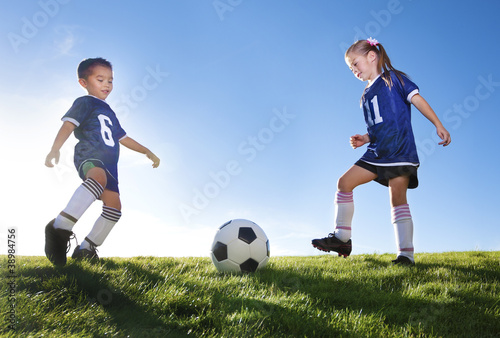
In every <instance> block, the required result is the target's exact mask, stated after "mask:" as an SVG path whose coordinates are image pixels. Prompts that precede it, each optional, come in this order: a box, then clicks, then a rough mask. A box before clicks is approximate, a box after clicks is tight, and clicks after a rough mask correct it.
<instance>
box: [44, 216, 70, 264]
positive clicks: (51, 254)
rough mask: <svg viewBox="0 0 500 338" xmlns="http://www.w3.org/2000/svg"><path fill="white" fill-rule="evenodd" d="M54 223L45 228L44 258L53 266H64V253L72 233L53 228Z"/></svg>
mask: <svg viewBox="0 0 500 338" xmlns="http://www.w3.org/2000/svg"><path fill="white" fill-rule="evenodd" d="M54 221H55V219H53V220H52V221H50V222H49V224H47V226H45V256H47V258H48V259H49V261H51V262H52V264H54V265H59V266H62V265H65V264H66V253H67V252H68V251H69V245H70V244H69V240H70V237H71V235H73V232H72V231H69V230H64V229H56V228H54Z"/></svg>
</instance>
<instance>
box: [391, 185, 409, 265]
mask: <svg viewBox="0 0 500 338" xmlns="http://www.w3.org/2000/svg"><path fill="white" fill-rule="evenodd" d="M408 183H409V177H407V176H399V177H396V178H393V179H391V180H389V192H390V198H391V206H392V209H391V214H392V224H393V225H394V235H395V238H396V247H397V249H398V258H397V259H396V261H393V263H396V264H398V263H403V264H413V262H414V258H413V252H414V249H413V220H412V217H411V213H410V207H409V205H408V203H407V198H406V191H407V189H408ZM403 257H405V258H407V259H405V258H403Z"/></svg>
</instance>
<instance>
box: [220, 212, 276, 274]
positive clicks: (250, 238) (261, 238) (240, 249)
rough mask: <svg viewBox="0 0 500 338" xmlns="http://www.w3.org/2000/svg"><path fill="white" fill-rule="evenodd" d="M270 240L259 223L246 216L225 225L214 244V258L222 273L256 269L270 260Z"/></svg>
mask: <svg viewBox="0 0 500 338" xmlns="http://www.w3.org/2000/svg"><path fill="white" fill-rule="evenodd" d="M269 255H270V251H269V240H268V239H267V236H266V233H265V232H264V230H262V228H261V227H260V226H258V225H257V224H255V223H254V222H252V221H249V220H246V219H233V220H231V221H229V222H227V223H225V224H223V225H222V226H221V227H220V228H219V230H218V231H217V233H216V234H215V238H214V241H213V243H212V252H211V256H212V261H213V262H214V265H215V267H216V268H217V270H219V271H220V272H240V271H242V272H254V271H257V270H259V269H261V268H263V267H264V266H265V265H266V264H267V261H268V260H269Z"/></svg>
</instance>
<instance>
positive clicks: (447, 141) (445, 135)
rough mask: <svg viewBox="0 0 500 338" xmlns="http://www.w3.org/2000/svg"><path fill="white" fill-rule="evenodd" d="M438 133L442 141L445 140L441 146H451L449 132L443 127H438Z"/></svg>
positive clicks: (440, 143)
mask: <svg viewBox="0 0 500 338" xmlns="http://www.w3.org/2000/svg"><path fill="white" fill-rule="evenodd" d="M436 132H437V134H438V136H439V137H440V138H441V140H443V141H442V142H439V145H443V147H446V146H447V145H448V144H450V142H451V136H450V133H449V132H448V130H446V129H445V128H444V127H443V126H438V127H437V128H436Z"/></svg>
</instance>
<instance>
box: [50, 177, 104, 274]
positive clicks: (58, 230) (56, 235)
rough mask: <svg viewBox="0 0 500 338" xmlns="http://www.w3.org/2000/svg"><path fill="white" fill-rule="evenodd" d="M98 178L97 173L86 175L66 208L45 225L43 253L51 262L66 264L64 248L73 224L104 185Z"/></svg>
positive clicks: (100, 192) (65, 248)
mask: <svg viewBox="0 0 500 338" xmlns="http://www.w3.org/2000/svg"><path fill="white" fill-rule="evenodd" d="M94 169H99V170H102V169H100V168H94ZM96 172H97V171H96ZM96 178H97V179H98V180H96ZM100 178H101V176H99V175H96V177H95V178H94V177H87V179H86V180H85V181H84V182H83V183H82V184H81V185H80V186H79V187H78V188H77V189H76V191H75V192H74V193H73V196H72V197H71V199H70V201H69V203H68V205H67V206H66V208H64V209H63V211H61V212H60V213H59V215H57V217H56V219H54V220H53V221H51V222H49V224H47V226H46V227H45V255H46V256H47V258H48V259H49V260H50V261H51V262H52V263H53V264H56V265H64V264H66V250H67V247H68V242H69V239H70V237H71V235H72V234H73V232H72V230H73V226H74V225H75V223H76V222H77V221H78V219H79V218H80V217H81V216H82V215H83V213H84V212H85V211H86V210H87V209H88V208H89V207H90V205H91V204H92V203H93V202H94V201H95V200H96V199H98V198H99V197H100V196H101V195H102V193H103V191H104V189H103V186H105V185H106V181H105V180H104V182H102V180H100Z"/></svg>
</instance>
